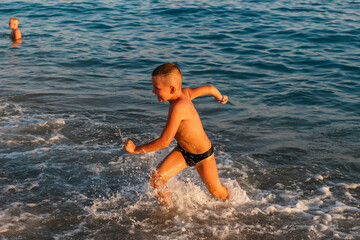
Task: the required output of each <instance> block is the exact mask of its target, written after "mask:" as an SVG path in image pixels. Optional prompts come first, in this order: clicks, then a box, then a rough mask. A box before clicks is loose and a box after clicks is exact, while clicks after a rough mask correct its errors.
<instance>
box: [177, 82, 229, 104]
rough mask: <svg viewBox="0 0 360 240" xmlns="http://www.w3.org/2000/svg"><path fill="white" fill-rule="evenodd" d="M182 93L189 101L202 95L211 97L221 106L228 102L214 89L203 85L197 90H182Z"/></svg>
mask: <svg viewBox="0 0 360 240" xmlns="http://www.w3.org/2000/svg"><path fill="white" fill-rule="evenodd" d="M182 92H183V93H184V94H185V95H186V96H188V97H189V98H190V99H191V100H192V99H194V98H197V97H200V96H203V95H208V94H209V95H212V96H213V97H214V98H215V100H216V101H217V102H219V103H221V104H225V103H227V101H228V96H226V95H222V94H221V93H220V92H219V90H217V88H216V87H214V86H212V85H205V86H201V87H197V88H183V89H182Z"/></svg>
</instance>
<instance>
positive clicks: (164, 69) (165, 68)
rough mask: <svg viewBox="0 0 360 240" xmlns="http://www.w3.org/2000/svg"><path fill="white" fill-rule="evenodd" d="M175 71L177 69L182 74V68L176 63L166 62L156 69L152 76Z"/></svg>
mask: <svg viewBox="0 0 360 240" xmlns="http://www.w3.org/2000/svg"><path fill="white" fill-rule="evenodd" d="M174 71H177V72H178V73H180V75H181V71H180V69H179V68H178V67H177V66H176V65H175V64H174V63H164V64H162V65H160V66H158V67H157V68H155V69H154V71H153V72H152V76H159V75H168V74H169V73H173V72H174Z"/></svg>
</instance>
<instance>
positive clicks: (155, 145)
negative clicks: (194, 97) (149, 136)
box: [124, 106, 184, 154]
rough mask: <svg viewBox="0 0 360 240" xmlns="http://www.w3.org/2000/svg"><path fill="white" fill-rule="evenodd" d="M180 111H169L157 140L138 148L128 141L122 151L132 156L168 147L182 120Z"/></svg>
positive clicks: (177, 109) (179, 108) (179, 109)
mask: <svg viewBox="0 0 360 240" xmlns="http://www.w3.org/2000/svg"><path fill="white" fill-rule="evenodd" d="M181 111H184V110H183V109H182V108H181V106H178V107H176V108H174V109H170V111H169V115H168V120H167V122H166V125H165V127H164V129H163V131H162V133H161V136H160V137H159V138H157V139H155V140H153V141H151V142H149V143H146V144H143V145H139V146H136V145H135V144H134V143H133V142H132V141H131V140H128V141H127V142H125V143H124V150H126V151H127V152H129V153H132V154H140V153H147V152H154V151H157V150H160V149H163V148H166V147H168V146H169V145H170V143H171V141H172V140H173V138H174V137H175V134H176V132H177V129H178V128H179V125H180V122H181V120H182V116H183V113H182V112H181Z"/></svg>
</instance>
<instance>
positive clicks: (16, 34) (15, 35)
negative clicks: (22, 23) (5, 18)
mask: <svg viewBox="0 0 360 240" xmlns="http://www.w3.org/2000/svg"><path fill="white" fill-rule="evenodd" d="M18 26H19V19H18V18H16V17H13V18H10V21H9V28H10V29H12V31H11V33H10V37H11V39H12V40H19V39H21V32H20V30H19V29H18Z"/></svg>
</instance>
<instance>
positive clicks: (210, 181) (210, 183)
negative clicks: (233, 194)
mask: <svg viewBox="0 0 360 240" xmlns="http://www.w3.org/2000/svg"><path fill="white" fill-rule="evenodd" d="M195 168H196V170H197V172H198V173H199V175H200V177H201V179H202V181H203V182H204V184H205V186H206V187H207V189H208V190H209V192H210V193H211V194H212V195H213V196H215V197H218V198H220V199H227V198H229V191H228V189H227V188H226V187H225V186H224V185H222V184H221V183H220V180H219V176H218V171H217V167H216V161H215V157H214V154H213V155H211V157H209V158H207V159H204V160H202V161H201V162H199V163H197V164H196V165H195Z"/></svg>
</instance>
